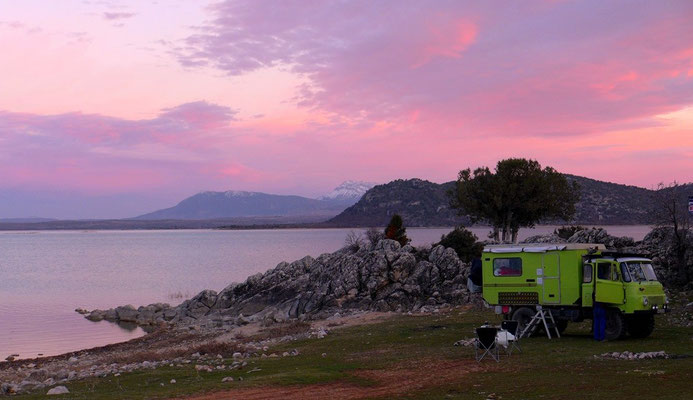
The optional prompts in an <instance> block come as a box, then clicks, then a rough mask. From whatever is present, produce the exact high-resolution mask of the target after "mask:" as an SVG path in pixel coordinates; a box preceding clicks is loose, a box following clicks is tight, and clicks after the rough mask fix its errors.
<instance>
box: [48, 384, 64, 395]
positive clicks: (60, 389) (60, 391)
mask: <svg viewBox="0 0 693 400" xmlns="http://www.w3.org/2000/svg"><path fill="white" fill-rule="evenodd" d="M68 393H70V391H69V390H67V388H66V387H65V386H56V387H54V388H52V389H50V390H49V391H48V393H46V394H47V395H49V396H51V395H55V394H68Z"/></svg>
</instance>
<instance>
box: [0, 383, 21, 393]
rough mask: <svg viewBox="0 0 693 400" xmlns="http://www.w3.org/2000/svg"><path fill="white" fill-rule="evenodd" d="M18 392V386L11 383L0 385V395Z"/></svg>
mask: <svg viewBox="0 0 693 400" xmlns="http://www.w3.org/2000/svg"><path fill="white" fill-rule="evenodd" d="M18 392H19V386H17V385H15V384H13V383H3V384H2V385H0V393H1V394H9V395H12V394H17V393H18Z"/></svg>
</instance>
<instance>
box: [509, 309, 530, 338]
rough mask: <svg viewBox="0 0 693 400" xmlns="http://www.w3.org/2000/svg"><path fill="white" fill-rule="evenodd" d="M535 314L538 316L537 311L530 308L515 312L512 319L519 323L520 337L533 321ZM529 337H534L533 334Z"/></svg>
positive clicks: (518, 332) (518, 331)
mask: <svg viewBox="0 0 693 400" xmlns="http://www.w3.org/2000/svg"><path fill="white" fill-rule="evenodd" d="M534 314H536V311H534V310H532V309H531V308H529V307H520V308H518V309H517V310H515V312H514V313H513V316H512V318H511V319H512V320H513V321H517V334H518V335H519V334H520V333H522V331H524V330H525V327H526V326H527V325H528V324H529V321H531V320H532V318H533V317H534ZM527 336H528V337H529V336H532V332H530V333H529V334H528V335H527Z"/></svg>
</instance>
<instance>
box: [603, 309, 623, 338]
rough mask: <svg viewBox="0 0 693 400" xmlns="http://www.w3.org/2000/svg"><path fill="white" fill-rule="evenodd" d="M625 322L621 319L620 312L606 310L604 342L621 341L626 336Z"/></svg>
mask: <svg viewBox="0 0 693 400" xmlns="http://www.w3.org/2000/svg"><path fill="white" fill-rule="evenodd" d="M626 332H627V331H626V321H625V319H624V318H623V314H621V311H619V310H614V309H608V310H606V329H605V332H604V333H605V336H606V340H616V339H621V338H623V337H625V336H626Z"/></svg>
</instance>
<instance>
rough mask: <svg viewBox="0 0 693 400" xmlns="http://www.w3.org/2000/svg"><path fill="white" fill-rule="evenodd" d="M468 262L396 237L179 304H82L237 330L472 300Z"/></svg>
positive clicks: (132, 318)
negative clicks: (252, 325)
mask: <svg viewBox="0 0 693 400" xmlns="http://www.w3.org/2000/svg"><path fill="white" fill-rule="evenodd" d="M468 271H469V264H468V263H464V262H462V261H460V259H459V258H458V257H457V253H455V251H454V250H452V249H449V248H445V247H443V246H435V247H434V248H432V249H427V248H414V247H412V246H409V245H406V246H400V244H399V243H398V242H396V241H394V240H388V239H384V240H380V241H379V242H377V243H375V244H366V243H362V244H361V245H360V246H359V247H358V248H356V247H355V246H351V247H345V248H343V249H341V250H339V251H337V252H334V253H327V254H323V255H321V256H319V257H317V258H312V257H310V256H306V257H304V258H302V259H300V260H297V261H294V262H292V263H287V262H282V263H280V264H279V265H277V266H276V267H275V268H273V269H271V270H269V271H267V272H265V273H264V274H256V275H253V276H251V277H249V278H248V279H247V280H246V281H245V282H243V283H234V284H231V285H229V286H228V287H226V288H225V289H223V290H222V291H221V292H219V293H217V292H215V291H213V290H204V291H202V292H200V293H199V294H197V295H196V296H195V297H193V298H192V299H189V300H186V301H184V302H183V303H181V304H179V305H177V306H171V305H169V304H161V303H157V304H150V305H147V306H141V307H138V308H135V307H133V306H132V305H126V306H120V307H116V308H112V309H109V310H93V311H86V310H77V311H78V312H80V313H82V314H84V315H85V317H86V318H87V319H89V320H92V321H100V320H107V321H111V322H117V323H123V322H127V323H135V324H137V325H140V326H143V327H153V326H159V325H170V326H174V327H177V328H184V329H185V328H188V329H197V330H214V329H233V328H235V327H239V326H243V325H246V324H248V323H252V322H267V321H270V322H283V321H288V320H293V319H296V320H300V321H304V320H320V319H324V318H326V317H329V316H331V315H334V314H335V313H340V312H341V313H344V312H345V311H347V312H348V311H354V310H361V311H362V310H368V311H381V312H384V311H399V312H406V311H418V310H421V309H422V308H424V309H426V307H429V308H430V307H437V306H444V305H458V304H464V303H467V302H468V301H469V298H470V296H469V293H468V291H467V287H466V279H467V278H466V277H467V274H468Z"/></svg>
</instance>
